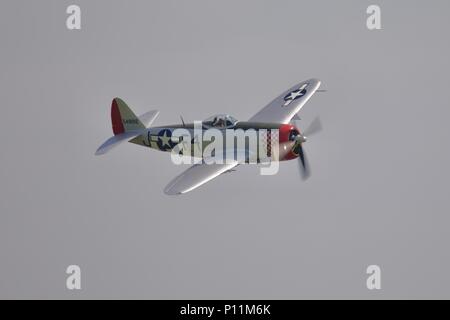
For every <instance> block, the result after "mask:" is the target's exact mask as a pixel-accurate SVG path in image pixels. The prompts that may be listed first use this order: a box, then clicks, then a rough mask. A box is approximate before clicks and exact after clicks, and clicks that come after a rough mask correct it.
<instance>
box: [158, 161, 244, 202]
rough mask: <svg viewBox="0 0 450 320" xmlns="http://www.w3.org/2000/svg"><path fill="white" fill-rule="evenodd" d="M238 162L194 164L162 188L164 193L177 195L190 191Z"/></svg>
mask: <svg viewBox="0 0 450 320" xmlns="http://www.w3.org/2000/svg"><path fill="white" fill-rule="evenodd" d="M238 164H239V162H238V161H231V162H230V163H225V164H205V163H201V164H194V165H193V166H192V167H189V168H188V169H187V170H185V171H184V172H182V173H181V174H180V175H178V176H177V177H175V178H174V179H173V180H172V181H171V182H169V184H168V185H167V186H166V188H165V189H164V193H166V194H168V195H178V194H183V193H186V192H189V191H192V190H194V189H196V188H198V187H200V186H201V185H203V184H205V183H206V182H208V181H210V180H212V179H214V178H215V177H217V176H219V175H221V174H222V173H225V172H227V171H228V170H231V169H233V168H234V167H236V166H237V165H238Z"/></svg>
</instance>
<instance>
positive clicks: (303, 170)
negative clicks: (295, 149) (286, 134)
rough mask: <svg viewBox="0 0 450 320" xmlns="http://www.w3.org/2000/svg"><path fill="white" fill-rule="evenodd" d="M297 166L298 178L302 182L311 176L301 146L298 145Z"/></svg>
mask: <svg viewBox="0 0 450 320" xmlns="http://www.w3.org/2000/svg"><path fill="white" fill-rule="evenodd" d="M298 164H299V169H300V176H301V178H302V180H306V179H308V178H309V176H310V175H311V171H310V169H309V163H308V159H307V157H306V154H305V151H304V150H303V146H302V145H301V144H300V145H299V156H298Z"/></svg>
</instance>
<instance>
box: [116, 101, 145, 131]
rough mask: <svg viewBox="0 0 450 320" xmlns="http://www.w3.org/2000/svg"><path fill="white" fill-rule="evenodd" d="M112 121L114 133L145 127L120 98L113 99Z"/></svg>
mask: <svg viewBox="0 0 450 320" xmlns="http://www.w3.org/2000/svg"><path fill="white" fill-rule="evenodd" d="M111 121H112V129H113V132H114V135H118V134H122V133H125V132H129V131H140V130H142V129H145V126H144V124H143V123H142V122H141V121H140V120H139V118H138V117H136V115H135V114H134V113H133V111H131V109H130V108H129V107H128V106H127V104H126V103H125V102H124V101H123V100H122V99H120V98H114V99H113V101H112V104H111Z"/></svg>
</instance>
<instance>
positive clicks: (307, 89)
mask: <svg viewBox="0 0 450 320" xmlns="http://www.w3.org/2000/svg"><path fill="white" fill-rule="evenodd" d="M319 87H320V80H318V79H309V80H306V81H303V82H300V83H299V84H296V85H295V86H293V87H292V88H290V89H289V90H287V91H285V92H283V93H282V94H281V95H279V96H278V97H277V98H275V100H273V101H272V102H271V103H269V104H268V105H267V106H265V107H264V108H263V109H262V110H261V111H259V112H258V113H257V114H255V115H254V116H253V117H251V118H250V119H249V120H248V121H251V122H277V123H289V122H290V121H291V119H292V118H293V117H294V116H295V114H297V112H299V111H300V109H301V108H302V107H303V106H304V104H305V103H306V102H307V101H308V100H309V99H310V98H311V97H312V95H313V94H314V92H316V90H317V89H318V88H319Z"/></svg>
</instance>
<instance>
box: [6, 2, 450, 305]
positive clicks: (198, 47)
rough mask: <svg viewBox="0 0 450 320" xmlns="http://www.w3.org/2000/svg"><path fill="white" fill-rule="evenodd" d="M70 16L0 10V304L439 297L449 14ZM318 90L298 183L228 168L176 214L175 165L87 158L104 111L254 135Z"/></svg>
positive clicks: (99, 6) (285, 175)
mask: <svg viewBox="0 0 450 320" xmlns="http://www.w3.org/2000/svg"><path fill="white" fill-rule="evenodd" d="M72 3H73V2H71V1H33V2H32V1H2V4H1V10H0V39H1V40H2V46H1V54H0V66H1V72H0V88H1V89H0V93H1V101H2V107H1V110H2V116H1V125H0V143H1V152H0V161H1V166H0V195H1V196H0V197H1V201H0V212H1V215H0V219H1V220H0V254H1V259H0V297H1V298H68V299H70V298H150V299H152V298H153V299H154V298H192V299H196V298H211V299H214V298H238V299H239V298H266V299H272V298H274V299H277V298H289V299H297V298H364V299H365V298H368V299H371V298H449V296H450V289H449V288H450V276H449V275H448V270H449V269H450V251H449V250H448V243H449V242H450V234H449V232H448V227H449V223H450V218H449V202H448V201H449V197H448V181H449V173H450V170H449V169H448V164H449V160H450V152H449V151H448V148H447V146H448V141H447V140H448V139H447V138H448V137H449V134H450V127H449V126H448V123H447V122H448V119H449V117H450V111H449V102H448V101H449V99H448V88H447V87H448V84H449V80H448V79H449V76H448V75H449V71H450V63H449V59H448V57H449V56H450V45H449V42H448V40H446V39H447V38H448V30H450V20H449V19H448V17H447V15H448V12H449V9H450V3H449V2H448V1H437V0H436V1H431V2H423V1H375V2H374V1H356V0H355V1H256V0H251V1H250V0H249V1H234V0H233V1H214V2H213V1H207V0H203V1H199V0H190V1H167V0H165V1H83V0H79V1H77V2H76V4H78V5H80V7H81V10H82V30H80V31H69V30H67V29H66V27H65V20H66V17H67V15H66V13H65V10H66V7H67V6H68V5H70V4H72ZM372 3H377V4H379V5H380V6H381V10H382V30H379V31H369V30H368V29H367V28H366V17H367V15H366V13H365V11H366V8H367V6H368V5H370V4H372ZM311 77H316V78H319V79H321V80H322V88H323V89H327V90H328V92H326V93H317V94H316V95H315V96H314V97H313V98H312V99H311V100H310V101H309V102H308V104H307V105H306V106H305V107H304V108H303V109H302V111H301V117H302V119H303V120H302V122H303V127H305V126H307V124H308V123H309V122H310V121H312V119H314V117H315V116H317V115H320V117H321V119H322V124H323V127H324V130H323V131H322V132H321V133H320V134H318V135H316V136H314V137H313V138H311V139H310V140H309V141H308V143H307V144H306V145H305V149H306V151H307V152H308V156H309V161H310V164H311V167H312V177H311V178H310V179H309V180H308V181H307V182H302V181H301V180H300V178H299V174H298V169H297V163H296V162H295V161H291V162H287V163H283V164H282V165H281V170H280V172H279V174H278V175H276V176H261V175H259V170H258V168H257V167H255V166H247V167H245V166H240V167H239V168H238V170H237V172H235V173H233V174H226V175H224V176H221V177H219V178H218V179H216V180H214V181H212V182H210V183H208V184H207V185H205V186H203V187H201V188H199V189H197V190H195V191H193V192H192V193H190V194H188V195H186V196H181V197H168V196H166V195H164V193H163V188H164V186H165V185H166V184H167V183H168V182H169V181H170V180H171V179H172V178H173V177H174V176H176V175H177V174H178V173H179V172H181V171H182V170H184V168H180V167H177V166H174V165H173V164H172V163H171V161H170V156H169V154H167V153H161V152H156V151H152V150H148V149H145V148H140V147H138V146H136V145H132V144H127V145H124V146H121V147H119V148H118V149H116V150H114V151H113V152H111V154H108V155H106V156H102V157H95V156H94V152H95V150H96V148H97V147H98V146H99V145H100V144H101V143H102V142H103V141H104V140H105V139H106V138H108V137H109V136H111V135H112V131H111V125H110V116H109V112H110V103H111V100H112V98H114V97H115V96H119V97H121V98H123V99H124V100H125V101H126V102H127V103H128V104H129V106H130V107H131V108H132V109H133V110H134V111H135V112H136V113H138V114H140V113H143V112H145V111H148V110H151V109H159V110H160V111H161V114H160V116H159V118H158V119H157V120H156V121H155V123H154V124H155V125H162V124H166V123H174V122H175V123H176V122H178V121H179V116H180V115H183V117H184V119H185V120H186V121H193V120H201V119H204V118H207V117H209V116H211V115H212V114H215V113H230V114H231V115H233V116H235V117H236V118H238V119H243V120H246V119H248V118H249V117H250V116H252V115H253V114H254V113H255V112H257V111H258V110H259V109H261V108H262V107H264V106H265V105H266V104H267V103H268V102H270V101H271V100H272V99H273V98H274V97H276V96H277V95H278V94H280V93H281V92H283V91H284V90H285V89H287V88H289V87H290V86H292V85H293V84H295V83H297V82H300V81H302V80H305V79H308V78H311ZM70 264H77V265H80V267H81V269H82V287H83V288H82V290H81V291H79V292H72V291H68V290H66V288H65V279H66V274H65V268H66V267H67V266H68V265H70ZM370 264H377V265H379V266H380V267H381V270H382V290H380V291H369V290H367V289H366V286H365V284H366V277H367V275H366V274H365V270H366V267H367V266H368V265H370Z"/></svg>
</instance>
